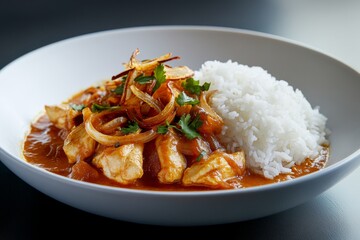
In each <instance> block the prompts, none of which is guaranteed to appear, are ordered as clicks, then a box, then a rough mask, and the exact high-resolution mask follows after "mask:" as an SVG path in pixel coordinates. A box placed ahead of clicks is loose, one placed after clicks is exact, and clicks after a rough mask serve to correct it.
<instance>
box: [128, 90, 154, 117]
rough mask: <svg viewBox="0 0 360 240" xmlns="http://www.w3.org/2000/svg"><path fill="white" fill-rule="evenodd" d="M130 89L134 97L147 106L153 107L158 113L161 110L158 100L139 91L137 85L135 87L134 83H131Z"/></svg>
mask: <svg viewBox="0 0 360 240" xmlns="http://www.w3.org/2000/svg"><path fill="white" fill-rule="evenodd" d="M130 90H131V91H132V93H133V94H134V95H135V96H136V97H138V98H139V99H141V100H142V101H144V102H146V103H147V104H149V106H150V107H152V108H154V109H155V110H156V111H157V112H158V113H159V112H161V108H160V105H161V104H160V102H159V101H157V100H156V99H154V98H153V97H152V96H151V95H149V94H147V93H144V92H143V91H140V90H139V89H138V88H137V87H135V85H131V86H130Z"/></svg>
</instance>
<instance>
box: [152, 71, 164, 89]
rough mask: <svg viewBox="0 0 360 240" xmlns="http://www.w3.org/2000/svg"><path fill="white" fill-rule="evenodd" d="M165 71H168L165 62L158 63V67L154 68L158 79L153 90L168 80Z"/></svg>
mask: <svg viewBox="0 0 360 240" xmlns="http://www.w3.org/2000/svg"><path fill="white" fill-rule="evenodd" d="M165 73H166V72H165V70H164V65H163V64H159V65H157V66H156V68H155V69H154V77H155V80H156V84H155V86H154V89H153V92H155V91H156V90H157V89H158V88H159V87H160V85H161V84H162V83H164V82H165V81H166V75H165Z"/></svg>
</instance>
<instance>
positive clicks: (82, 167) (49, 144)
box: [23, 115, 328, 191]
mask: <svg viewBox="0 0 360 240" xmlns="http://www.w3.org/2000/svg"><path fill="white" fill-rule="evenodd" d="M61 134H63V132H62V131H61V130H60V129H58V128H56V127H55V126H54V125H53V124H52V123H51V122H50V121H49V119H48V117H47V116H46V115H44V116H42V117H40V118H39V119H38V120H37V121H36V122H35V123H33V124H32V125H31V130H30V132H29V134H28V135H27V137H26V139H25V142H24V149H23V150H24V151H23V154H24V157H25V159H26V160H27V161H28V162H29V163H31V164H34V165H36V166H38V167H41V168H44V169H46V170H48V171H50V172H53V173H56V174H59V175H62V176H66V177H70V178H74V179H78V180H82V181H86V182H92V183H97V184H102V185H108V186H116V187H124V188H133V189H147V190H170V191H193V190H212V189H211V188H206V187H184V186H182V185H181V184H161V183H159V182H158V180H157V178H156V174H154V172H156V169H158V168H159V166H154V164H153V163H154V162H156V161H154V158H157V154H156V153H155V152H156V151H154V149H155V146H154V143H153V142H149V143H147V144H145V148H144V166H143V167H144V175H143V177H142V178H141V179H139V180H138V181H137V182H136V183H135V184H130V185H122V184H120V183H118V182H116V181H113V180H111V179H109V178H107V177H105V176H104V175H103V174H102V172H101V170H99V169H97V168H96V167H93V166H92V165H91V163H90V162H91V161H88V163H86V162H83V163H81V164H77V166H76V167H73V166H74V165H73V164H70V163H69V162H68V160H67V157H66V155H65V153H64V151H63V149H62V147H63V138H62V137H61ZM327 158H328V148H326V151H324V157H323V159H324V160H323V161H319V162H316V163H315V162H313V161H311V160H310V159H307V160H306V161H304V162H303V164H301V165H296V166H294V167H293V168H292V170H293V174H291V175H280V176H278V177H276V178H275V179H266V178H264V177H263V176H261V175H257V174H254V173H252V172H250V171H248V170H247V171H246V172H245V174H244V175H243V176H241V177H239V178H237V179H235V180H234V181H235V182H236V184H235V185H236V186H238V187H240V188H246V187H252V186H259V185H264V184H269V183H274V182H279V181H284V180H287V179H288V178H289V177H291V178H297V177H300V176H303V175H306V174H309V173H312V172H315V171H317V170H319V169H321V168H323V167H324V166H325V163H326V160H327ZM89 160H90V159H89ZM147 160H150V161H147ZM155 160H156V159H155ZM149 162H150V163H152V164H149ZM155 165H156V164H155Z"/></svg>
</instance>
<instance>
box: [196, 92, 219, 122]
mask: <svg viewBox="0 0 360 240" xmlns="http://www.w3.org/2000/svg"><path fill="white" fill-rule="evenodd" d="M215 92H216V91H209V92H201V94H200V97H199V99H200V104H199V106H200V107H201V108H203V109H204V110H205V112H206V113H207V114H208V115H209V116H210V117H212V118H213V119H214V120H215V121H217V122H219V123H221V124H223V120H222V118H221V117H220V116H219V115H218V114H217V113H216V112H215V111H214V110H213V109H212V107H210V105H209V103H208V100H209V99H210V98H211V96H212V95H213V94H214V93H215Z"/></svg>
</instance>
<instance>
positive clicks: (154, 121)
mask: <svg viewBox="0 0 360 240" xmlns="http://www.w3.org/2000/svg"><path fill="white" fill-rule="evenodd" d="M138 54H139V51H138V50H136V51H134V53H133V54H132V56H131V57H130V60H129V62H128V63H126V64H124V65H125V70H124V71H122V72H121V73H119V74H117V75H115V76H113V77H112V79H111V80H108V81H105V82H104V83H102V84H100V85H99V86H94V87H89V88H87V89H85V90H83V91H81V92H79V93H77V94H75V95H74V96H73V97H71V98H70V99H68V100H67V101H66V102H64V103H62V104H59V105H55V106H45V112H46V114H44V115H42V116H41V117H40V118H38V119H37V120H36V122H34V123H33V124H32V125H31V129H30V132H29V134H28V135H27V137H26V139H25V142H24V151H23V153H24V157H25V159H26V160H27V161H28V162H30V163H32V164H35V165H37V166H39V167H41V168H44V169H46V170H48V171H51V172H53V173H56V174H60V175H63V176H67V177H69V178H73V179H77V180H82V181H87V182H92V183H98V184H103V185H109V186H117V187H125V188H133V189H151V190H183V191H187V190H214V189H233V188H244V187H251V186H257V185H263V184H268V183H273V182H278V181H283V180H287V179H289V178H296V177H299V176H302V175H306V174H308V173H311V172H314V171H317V170H319V169H321V168H323V167H324V165H325V162H326V160H324V161H320V162H314V161H312V160H311V159H306V161H304V162H303V163H302V164H301V165H296V166H294V167H293V168H292V170H293V173H292V174H288V175H284V174H283V175H280V176H278V177H275V178H274V179H267V178H265V177H263V176H262V175H258V174H255V173H253V172H251V171H250V170H249V169H247V168H246V156H245V154H244V152H243V151H237V152H227V151H226V148H225V147H224V146H223V144H222V143H221V140H220V139H219V138H218V134H219V133H220V132H221V129H222V127H223V125H224V123H223V120H222V118H221V117H220V116H219V115H218V114H217V113H216V112H215V111H214V110H213V109H212V108H211V106H210V105H209V103H208V102H209V99H210V98H211V96H212V94H213V93H214V91H210V90H209V88H210V83H204V84H200V83H199V81H197V80H196V79H194V78H193V75H194V72H193V71H192V70H191V69H190V68H188V67H186V66H178V67H171V66H169V65H168V64H166V63H167V62H169V61H172V60H175V59H178V58H179V57H177V56H175V57H174V56H172V55H171V54H170V53H169V54H166V55H163V56H160V57H158V58H155V59H150V60H143V61H140V60H138V59H137V55H138ZM327 154H328V151H324V155H327ZM326 158H327V157H326V156H325V157H324V159H326Z"/></svg>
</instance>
